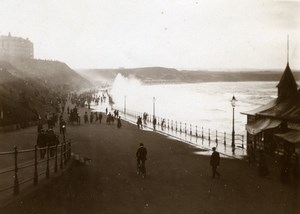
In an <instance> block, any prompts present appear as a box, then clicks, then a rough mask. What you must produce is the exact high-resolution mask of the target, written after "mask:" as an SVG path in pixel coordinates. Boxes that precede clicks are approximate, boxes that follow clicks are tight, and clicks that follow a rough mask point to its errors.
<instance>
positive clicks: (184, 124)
mask: <svg viewBox="0 0 300 214" xmlns="http://www.w3.org/2000/svg"><path fill="white" fill-rule="evenodd" d="M184 133H185V134H186V123H184Z"/></svg>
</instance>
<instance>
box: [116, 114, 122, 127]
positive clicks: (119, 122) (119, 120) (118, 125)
mask: <svg viewBox="0 0 300 214" xmlns="http://www.w3.org/2000/svg"><path fill="white" fill-rule="evenodd" d="M121 126H122V124H121V117H120V116H119V118H118V123H117V127H118V128H121Z"/></svg>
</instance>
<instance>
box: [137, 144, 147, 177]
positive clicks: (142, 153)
mask: <svg viewBox="0 0 300 214" xmlns="http://www.w3.org/2000/svg"><path fill="white" fill-rule="evenodd" d="M136 160H137V169H138V173H139V168H140V167H141V171H142V173H143V175H144V176H146V168H145V162H146V160H147V149H146V148H145V147H144V144H143V143H140V147H139V148H138V150H137V152H136Z"/></svg>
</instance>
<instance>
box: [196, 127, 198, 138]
mask: <svg viewBox="0 0 300 214" xmlns="http://www.w3.org/2000/svg"><path fill="white" fill-rule="evenodd" d="M196 137H198V130H197V126H196Z"/></svg>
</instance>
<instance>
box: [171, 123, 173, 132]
mask: <svg viewBox="0 0 300 214" xmlns="http://www.w3.org/2000/svg"><path fill="white" fill-rule="evenodd" d="M171 130H172V131H173V120H172V121H171Z"/></svg>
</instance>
